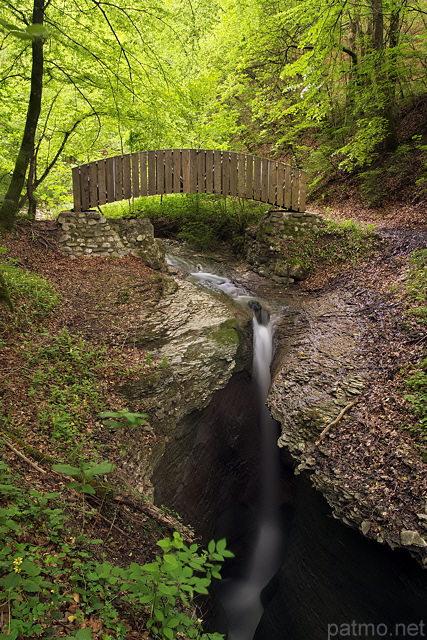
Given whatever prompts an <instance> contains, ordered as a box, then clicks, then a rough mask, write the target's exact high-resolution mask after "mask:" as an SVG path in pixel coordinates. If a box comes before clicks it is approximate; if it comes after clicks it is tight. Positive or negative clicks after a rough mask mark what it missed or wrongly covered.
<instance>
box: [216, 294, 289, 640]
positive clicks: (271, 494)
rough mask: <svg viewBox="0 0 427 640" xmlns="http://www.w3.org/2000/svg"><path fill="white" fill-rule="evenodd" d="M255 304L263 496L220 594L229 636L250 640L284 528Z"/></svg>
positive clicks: (268, 350)
mask: <svg viewBox="0 0 427 640" xmlns="http://www.w3.org/2000/svg"><path fill="white" fill-rule="evenodd" d="M249 306H250V307H251V308H252V309H253V312H254V319H253V335H254V341H253V342H254V348H253V377H254V394H255V396H256V399H257V405H258V424H259V430H260V434H261V454H260V496H259V501H258V523H257V533H256V538H255V544H254V548H253V550H252V551H251V552H250V553H249V558H248V562H247V567H246V570H245V573H244V575H243V576H242V578H241V579H237V580H236V579H234V580H230V581H226V582H225V583H224V585H223V588H222V590H221V594H220V600H221V603H222V606H223V607H224V610H225V613H226V617H227V623H228V631H229V635H228V637H229V638H230V640H251V639H252V638H253V635H254V633H255V629H256V627H257V625H258V623H259V621H260V619H261V616H262V613H263V607H262V604H261V592H262V590H263V588H264V587H265V586H266V585H267V584H268V583H269V582H270V580H271V579H272V577H273V576H274V574H275V573H276V572H277V570H278V568H279V566H280V560H281V548H282V540H283V529H282V526H281V520H280V517H279V497H278V489H279V484H280V461H279V450H278V448H277V444H276V442H277V436H278V427H277V423H276V422H275V421H274V420H273V418H272V417H271V416H270V413H269V411H268V409H267V407H266V405H265V401H266V399H267V393H268V388H269V386H270V381H271V376H270V364H271V360H272V356H273V328H272V323H271V320H270V317H269V314H268V313H267V312H266V311H265V309H263V308H262V307H261V305H260V304H259V303H258V302H255V301H251V302H249Z"/></svg>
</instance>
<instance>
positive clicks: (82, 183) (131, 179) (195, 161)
mask: <svg viewBox="0 0 427 640" xmlns="http://www.w3.org/2000/svg"><path fill="white" fill-rule="evenodd" d="M73 192H74V211H87V210H88V209H90V208H91V207H96V206H98V205H102V204H106V203H108V202H116V201H118V200H127V199H129V198H136V197H139V196H152V195H161V194H170V193H211V194H218V195H226V196H239V197H241V198H247V199H251V200H259V201H261V202H266V203H269V204H272V205H275V206H277V207H281V208H284V209H289V210H291V211H305V198H306V174H305V172H304V171H302V170H301V169H298V168H296V167H291V166H289V165H286V164H284V163H283V162H278V161H277V160H269V159H267V158H260V157H258V156H253V155H249V154H245V153H235V152H232V151H217V150H205V149H161V150H157V151H142V152H138V153H129V154H125V155H121V156H115V157H113V158H103V159H102V160H96V161H95V162H89V163H88V164H83V165H80V166H78V167H75V168H74V169H73Z"/></svg>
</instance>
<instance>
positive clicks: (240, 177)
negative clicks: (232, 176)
mask: <svg viewBox="0 0 427 640" xmlns="http://www.w3.org/2000/svg"><path fill="white" fill-rule="evenodd" d="M245 179H246V156H245V154H244V153H238V154H237V189H236V195H237V196H239V198H244V197H245Z"/></svg>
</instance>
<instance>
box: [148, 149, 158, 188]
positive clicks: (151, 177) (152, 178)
mask: <svg viewBox="0 0 427 640" xmlns="http://www.w3.org/2000/svg"><path fill="white" fill-rule="evenodd" d="M147 165H148V195H149V196H154V195H156V191H157V182H156V152H155V151H148V153H147Z"/></svg>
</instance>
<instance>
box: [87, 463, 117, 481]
mask: <svg viewBox="0 0 427 640" xmlns="http://www.w3.org/2000/svg"><path fill="white" fill-rule="evenodd" d="M114 468H115V465H114V464H112V463H111V462H99V463H98V464H95V465H94V466H93V467H90V468H89V469H85V470H84V472H83V473H84V475H85V476H86V478H89V479H92V478H93V477H94V476H101V475H104V474H106V473H111V472H112V471H113V470H114Z"/></svg>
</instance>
